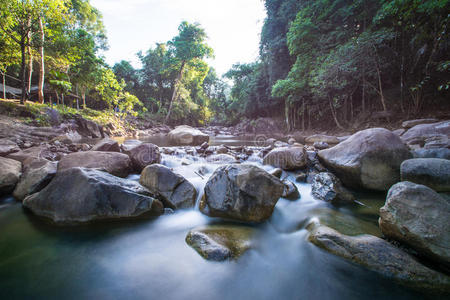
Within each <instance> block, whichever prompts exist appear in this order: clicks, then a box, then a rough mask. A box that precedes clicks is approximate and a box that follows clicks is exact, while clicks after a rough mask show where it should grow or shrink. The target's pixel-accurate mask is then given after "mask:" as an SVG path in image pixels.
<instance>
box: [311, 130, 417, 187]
mask: <svg viewBox="0 0 450 300" xmlns="http://www.w3.org/2000/svg"><path fill="white" fill-rule="evenodd" d="M319 158H320V161H321V162H322V163H323V164H324V165H325V167H327V168H328V169H330V170H331V171H332V172H333V173H334V174H336V175H337V176H338V177H339V179H340V180H341V181H342V182H343V183H344V184H345V185H348V186H350V187H354V188H364V189H371V190H378V191H387V190H388V189H389V188H390V187H391V186H392V185H393V184H395V183H396V182H398V181H399V180H400V164H401V163H402V162H403V161H404V160H406V159H409V158H411V153H410V152H409V150H408V148H407V147H406V146H405V145H404V144H403V142H402V140H400V138H399V137H398V136H397V135H395V134H394V133H392V132H391V131H389V130H387V129H383V128H372V129H367V130H363V131H360V132H358V133H356V134H354V135H353V136H351V137H350V138H349V139H347V140H345V141H343V142H341V143H340V144H338V145H337V146H334V147H333V148H330V149H326V150H321V151H319Z"/></svg>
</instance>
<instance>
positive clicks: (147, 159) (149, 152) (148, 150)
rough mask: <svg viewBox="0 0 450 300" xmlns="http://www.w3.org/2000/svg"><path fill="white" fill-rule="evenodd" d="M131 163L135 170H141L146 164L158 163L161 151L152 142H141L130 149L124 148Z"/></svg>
mask: <svg viewBox="0 0 450 300" xmlns="http://www.w3.org/2000/svg"><path fill="white" fill-rule="evenodd" d="M123 153H125V154H127V155H128V156H129V157H130V159H131V162H132V164H133V168H134V169H135V170H136V171H137V172H141V171H142V170H143V169H144V168H145V167H146V166H148V165H151V164H159V163H160V162H161V153H159V148H158V146H156V145H155V144H152V143H142V144H139V145H137V146H136V147H132V148H131V149H130V150H126V151H125V150H124V151H123Z"/></svg>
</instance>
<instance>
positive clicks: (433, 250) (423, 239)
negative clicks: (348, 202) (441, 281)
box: [379, 181, 450, 267]
mask: <svg viewBox="0 0 450 300" xmlns="http://www.w3.org/2000/svg"><path fill="white" fill-rule="evenodd" d="M379 224H380V229H381V231H382V232H383V234H384V235H385V236H386V237H388V238H391V239H394V240H397V241H399V242H401V243H404V244H406V245H408V246H410V247H411V248H413V249H415V250H417V251H418V253H419V254H420V255H423V256H425V257H428V258H429V259H430V260H434V261H436V262H438V263H441V264H444V265H446V266H447V267H449V266H450V251H449V249H450V201H448V199H445V198H443V197H441V196H440V195H439V194H438V193H436V192H435V191H433V190H432V189H430V188H428V187H426V186H424V185H420V184H415V183H412V182H408V181H404V182H400V183H397V184H396V185H394V186H393V187H392V188H391V189H390V190H389V193H388V195H387V198H386V203H385V205H384V206H383V207H382V208H381V209H380V219H379Z"/></svg>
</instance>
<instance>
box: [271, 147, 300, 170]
mask: <svg viewBox="0 0 450 300" xmlns="http://www.w3.org/2000/svg"><path fill="white" fill-rule="evenodd" d="M306 162H307V155H306V151H305V149H304V148H303V147H280V148H275V149H273V150H272V151H270V152H269V153H267V155H266V156H265V157H264V159H263V163H264V164H265V165H271V166H274V167H276V168H281V169H283V170H295V169H301V168H304V167H305V166H306Z"/></svg>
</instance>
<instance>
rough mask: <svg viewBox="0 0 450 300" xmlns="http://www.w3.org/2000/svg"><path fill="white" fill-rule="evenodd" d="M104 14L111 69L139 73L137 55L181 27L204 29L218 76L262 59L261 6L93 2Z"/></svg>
mask: <svg viewBox="0 0 450 300" xmlns="http://www.w3.org/2000/svg"><path fill="white" fill-rule="evenodd" d="M90 2H91V4H92V5H93V6H94V7H96V8H97V9H99V10H100V11H101V12H102V14H103V22H104V24H105V27H106V30H107V36H108V44H109V50H108V51H106V52H104V53H102V54H103V55H104V56H105V57H106V61H107V63H108V64H110V65H111V66H112V65H114V64H115V63H116V62H119V61H121V60H128V61H130V62H131V63H132V64H133V66H134V67H139V60H138V59H137V57H136V53H137V52H138V51H143V52H145V51H146V50H148V49H149V48H150V47H154V45H155V44H156V43H158V42H167V41H169V40H170V39H172V38H173V37H174V36H175V35H177V33H178V25H179V24H180V23H181V22H182V21H188V22H190V23H195V22H198V23H200V24H201V27H203V28H204V29H205V31H206V33H207V35H208V44H209V45H210V46H211V47H212V48H213V49H214V55H215V58H214V59H211V60H209V61H208V62H209V63H210V65H212V66H213V67H214V68H215V69H216V71H217V73H218V74H219V75H222V74H224V73H225V72H227V71H228V70H229V69H230V68H231V66H232V65H233V64H235V63H238V62H240V63H248V62H252V61H254V60H255V59H256V58H257V56H258V51H259V39H260V34H261V28H262V25H263V22H264V18H265V15H266V13H265V9H264V3H263V1H262V0H125V1H124V0H91V1H90Z"/></svg>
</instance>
